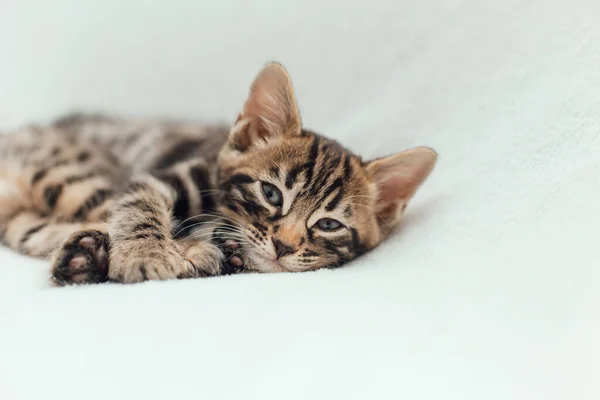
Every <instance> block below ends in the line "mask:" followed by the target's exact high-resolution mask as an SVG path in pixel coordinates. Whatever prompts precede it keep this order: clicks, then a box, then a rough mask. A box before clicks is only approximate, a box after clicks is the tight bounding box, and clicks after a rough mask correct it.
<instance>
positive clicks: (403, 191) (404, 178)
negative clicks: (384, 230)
mask: <svg viewBox="0 0 600 400" xmlns="http://www.w3.org/2000/svg"><path fill="white" fill-rule="evenodd" d="M436 160H437V153H436V152H435V151H434V150H432V149H430V148H427V147H417V148H414V149H410V150H406V151H403V152H400V153H397V154H394V155H392V156H389V157H384V158H378V159H376V160H373V161H370V162H368V163H367V165H366V167H365V169H366V171H367V175H368V176H369V179H370V180H371V182H373V183H375V185H376V187H377V200H376V203H375V211H376V212H377V214H378V216H379V217H380V219H381V222H382V223H385V225H388V226H393V225H394V224H395V223H396V222H398V220H399V218H400V215H401V213H402V211H403V210H404V207H405V206H406V203H408V201H409V200H410V198H411V197H412V196H413V195H414V194H415V192H416V191H417V189H418V188H419V186H421V184H422V183H423V182H424V181H425V179H426V178H427V177H428V176H429V174H430V172H431V170H432V169H433V167H434V166H435V162H436Z"/></svg>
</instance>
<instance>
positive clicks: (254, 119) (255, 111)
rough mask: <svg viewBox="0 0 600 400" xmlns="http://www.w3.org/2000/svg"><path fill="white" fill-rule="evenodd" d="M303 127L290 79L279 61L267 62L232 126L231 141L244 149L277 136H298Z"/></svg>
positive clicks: (240, 148) (239, 148) (238, 147)
mask: <svg viewBox="0 0 600 400" xmlns="http://www.w3.org/2000/svg"><path fill="white" fill-rule="evenodd" d="M301 130H302V123H301V121H300V113H299V112H298V107H297V105H296V98H295V96H294V88H293V86H292V80H291V78H290V76H289V74H288V73H287V71H286V70H285V68H283V66H282V65H281V64H278V63H270V64H267V65H266V66H265V67H264V68H263V69H262V71H260V73H259V74H258V76H257V77H256V79H255V80H254V82H253V83H252V86H251V88H250V94H249V95H248V99H247V100H246V103H245V104H244V109H243V110H242V112H241V114H240V116H239V117H238V119H237V121H236V123H235V125H234V126H233V128H232V131H231V136H230V143H231V144H232V145H233V147H235V148H236V149H237V150H239V151H245V150H246V149H248V148H249V147H250V146H251V145H252V144H254V143H256V142H257V141H264V140H267V139H269V138H271V137H274V136H277V135H299V134H300V133H301Z"/></svg>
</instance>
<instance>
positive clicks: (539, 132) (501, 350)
mask: <svg viewBox="0 0 600 400" xmlns="http://www.w3.org/2000/svg"><path fill="white" fill-rule="evenodd" d="M598 15H600V3H599V2H598V1H595V0H588V1H583V0H581V1H580V0H571V1H560V0H545V1H542V0H538V1H532V0H504V1H494V2H492V1H480V0H456V1H445V0H435V1H428V2H418V1H409V0H388V1H378V0H372V1H369V2H364V3H363V4H358V3H353V2H345V1H342V0H337V1H336V0H319V1H307V0H287V1H269V0H261V2H260V3H259V2H249V1H243V0H219V1H214V2H211V3H210V4H207V3H206V2H198V1H194V0H186V1H177V2H172V1H167V0H160V1H158V0H154V2H146V1H142V0H135V1H133V0H132V1H120V0H102V1H75V0H56V1H52V2H48V1H45V0H19V1H4V2H2V6H1V8H0V128H1V129H5V128H10V127H14V126H16V125H19V124H21V123H23V122H26V121H33V120H37V121H45V120H47V119H49V118H51V117H53V116H55V115H57V114H60V113H62V112H65V111H69V110H72V109H80V110H92V111H96V110H102V111H114V112H117V113H119V114H125V115H168V116H181V117H193V118H199V119H210V120H214V119H219V120H228V121H229V120H232V119H233V118H234V117H235V116H236V113H237V111H238V110H239V109H240V107H241V105H242V103H243V100H244V98H245V95H246V93H247V90H248V86H249V84H250V82H251V80H252V78H253V76H254V74H255V73H256V72H257V71H258V70H259V69H260V68H261V67H262V65H263V64H264V63H265V62H266V61H268V60H272V59H275V60H278V61H281V62H282V63H283V64H284V65H286V66H287V67H288V69H289V71H290V73H291V75H292V78H293V79H294V83H295V86H296V91H297V96H298V102H299V105H300V107H301V112H302V116H303V119H304V122H305V125H306V126H307V127H310V128H313V129H315V130H317V131H319V132H322V133H324V134H328V135H330V136H333V137H335V138H338V139H340V140H341V141H342V142H344V143H345V144H347V145H348V146H349V147H351V148H352V149H354V150H356V151H357V152H360V153H361V154H364V155H365V156H366V157H373V156H379V155H384V154H388V153H391V152H395V151H399V150H401V149H404V148H408V147H411V146H415V145H428V146H432V147H434V148H435V149H436V150H438V152H439V153H440V159H439V163H438V165H437V167H436V170H435V171H434V173H433V174H432V176H431V178H430V180H429V181H428V182H427V183H426V184H425V185H424V187H423V188H422V190H421V191H420V192H419V193H418V195H417V196H416V198H415V199H414V201H413V202H412V203H411V205H410V206H409V208H408V210H407V217H406V219H405V223H404V225H403V227H402V229H401V230H400V231H399V232H398V233H397V234H396V235H395V236H394V237H393V238H391V239H390V240H389V241H388V242H387V243H386V244H385V245H383V246H381V247H380V248H379V249H377V250H376V251H374V252H372V253H371V254H368V255H366V256H365V257H363V258H362V259H360V260H359V261H357V262H354V263H352V264H351V265H349V266H348V267H347V268H343V269H340V270H336V271H320V272H316V273H307V274H289V275H261V276H257V275H252V276H235V277H224V278H215V279H205V280H191V281H177V282H165V283H162V282H149V283H145V284H140V285H133V286H118V285H97V286H88V287H74V288H65V289H53V288H50V287H49V286H48V285H47V283H46V274H47V265H46V264H45V263H42V262H38V261H32V260H30V259H27V258H24V257H22V256H19V255H16V254H14V253H13V252H10V251H8V250H6V249H2V250H0V398H1V399H3V400H20V399H64V400H66V399H103V400H106V399H111V400H115V399H144V400H146V399H184V398H189V399H221V398H223V399H254V398H256V399H261V400H265V399H344V400H347V399H436V400H439V399H444V400H447V399H460V400H464V399H477V400H479V399H528V400H529V399H578V400H583V399H598V398H600V383H599V380H598V377H599V376H600V362H599V361H598V360H600V344H599V338H600V317H599V316H598V315H599V310H598V309H599V306H600V290H599V289H600V256H599V255H598V252H597V249H598V243H599V242H598V240H599V239H598V238H599V237H600V206H599V202H600V137H599V136H600V135H599V129H600V123H599V121H600V67H599V66H600V47H599V40H600V24H599V23H598Z"/></svg>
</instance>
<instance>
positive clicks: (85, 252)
mask: <svg viewBox="0 0 600 400" xmlns="http://www.w3.org/2000/svg"><path fill="white" fill-rule="evenodd" d="M108 252H109V239H108V235H107V234H106V233H104V232H100V231H94V230H92V231H81V232H76V233H74V234H73V235H71V237H70V238H69V239H68V240H67V241H66V242H65V243H64V244H63V246H62V247H61V248H60V249H58V250H57V251H56V253H55V254H54V257H53V262H52V269H51V276H50V279H51V280H52V283H54V284H55V285H57V286H64V285H72V284H82V283H100V282H104V281H106V278H107V273H108V264H109V260H108Z"/></svg>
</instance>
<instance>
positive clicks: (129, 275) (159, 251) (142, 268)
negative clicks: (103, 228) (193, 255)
mask: <svg viewBox="0 0 600 400" xmlns="http://www.w3.org/2000/svg"><path fill="white" fill-rule="evenodd" d="M185 270H186V268H185V260H184V258H183V256H182V255H181V253H179V251H178V250H177V249H176V248H175V247H174V246H173V247H167V248H164V247H163V248H160V247H158V248H156V247H153V248H148V247H145V246H144V247H139V248H135V249H130V250H126V249H119V248H117V249H113V251H112V252H111V267H110V270H109V272H108V277H109V278H110V280H113V281H116V282H120V283H137V282H143V281H148V280H167V279H177V277H179V275H181V274H182V273H184V272H185Z"/></svg>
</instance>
